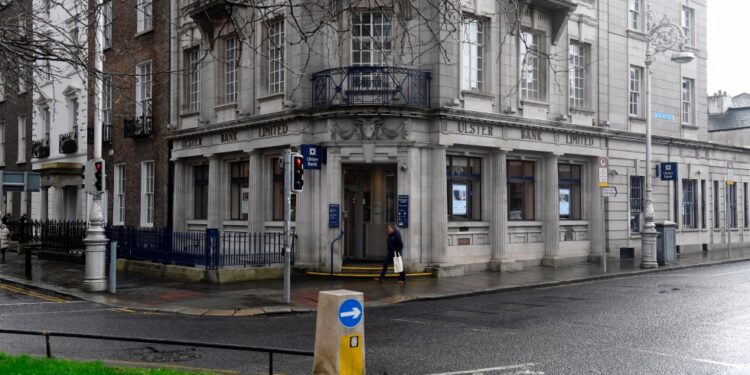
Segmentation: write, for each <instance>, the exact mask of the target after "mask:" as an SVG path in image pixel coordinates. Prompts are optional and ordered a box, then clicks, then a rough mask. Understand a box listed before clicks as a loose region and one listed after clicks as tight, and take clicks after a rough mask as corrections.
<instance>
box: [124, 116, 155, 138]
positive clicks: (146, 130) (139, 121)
mask: <svg viewBox="0 0 750 375" xmlns="http://www.w3.org/2000/svg"><path fill="white" fill-rule="evenodd" d="M124 125H125V126H124V128H125V138H136V137H144V136H147V135H151V133H152V129H151V116H138V117H136V118H133V119H125V123H124Z"/></svg>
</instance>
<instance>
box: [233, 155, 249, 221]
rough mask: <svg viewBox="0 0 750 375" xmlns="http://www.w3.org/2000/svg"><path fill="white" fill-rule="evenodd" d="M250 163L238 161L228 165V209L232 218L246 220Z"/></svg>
mask: <svg viewBox="0 0 750 375" xmlns="http://www.w3.org/2000/svg"><path fill="white" fill-rule="evenodd" d="M249 167H250V163H249V162H248V161H247V160H245V161H240V162H237V163H231V164H230V165H229V169H230V177H229V186H230V188H229V211H230V219H232V220H247V213H248V212H247V210H248V202H249V201H250V192H249V190H248V184H249V180H248V178H249V173H248V170H249Z"/></svg>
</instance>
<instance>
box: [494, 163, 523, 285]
mask: <svg viewBox="0 0 750 375" xmlns="http://www.w3.org/2000/svg"><path fill="white" fill-rule="evenodd" d="M507 156H508V151H506V150H497V151H495V152H494V153H493V154H492V164H491V165H492V181H493V183H492V197H491V198H490V200H489V201H490V202H492V223H491V227H490V235H491V241H492V260H491V263H490V269H491V270H493V271H502V272H507V271H518V270H520V269H521V267H522V263H520V262H514V261H512V260H510V259H508V254H507V251H508V171H507V166H508V163H507Z"/></svg>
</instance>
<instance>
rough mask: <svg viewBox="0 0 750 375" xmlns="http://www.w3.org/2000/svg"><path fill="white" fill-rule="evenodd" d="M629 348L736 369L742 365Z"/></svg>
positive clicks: (640, 350)
mask: <svg viewBox="0 0 750 375" xmlns="http://www.w3.org/2000/svg"><path fill="white" fill-rule="evenodd" d="M631 350H633V351H636V352H641V353H646V354H653V355H658V356H661V357H671V358H678V359H686V360H689V361H695V362H701V363H708V364H711V365H718V366H724V367H730V368H736V369H739V368H743V367H744V366H743V365H738V364H734V363H726V362H719V361H714V360H712V359H705V358H697V357H691V356H686V355H679V354H669V353H661V352H657V351H653V350H642V349H631Z"/></svg>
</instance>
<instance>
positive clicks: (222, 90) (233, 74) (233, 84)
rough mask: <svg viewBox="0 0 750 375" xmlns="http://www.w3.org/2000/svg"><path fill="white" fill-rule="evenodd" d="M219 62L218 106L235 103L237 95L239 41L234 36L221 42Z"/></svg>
mask: <svg viewBox="0 0 750 375" xmlns="http://www.w3.org/2000/svg"><path fill="white" fill-rule="evenodd" d="M221 52H222V53H221V59H220V60H221V62H220V63H219V69H218V70H219V80H218V82H219V87H218V92H219V95H218V96H219V104H220V105H221V104H230V103H236V102H237V95H238V93H239V69H238V68H239V67H238V64H239V57H240V41H239V39H238V38H237V36H235V35H231V36H228V37H226V38H224V39H223V41H222V51H221Z"/></svg>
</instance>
